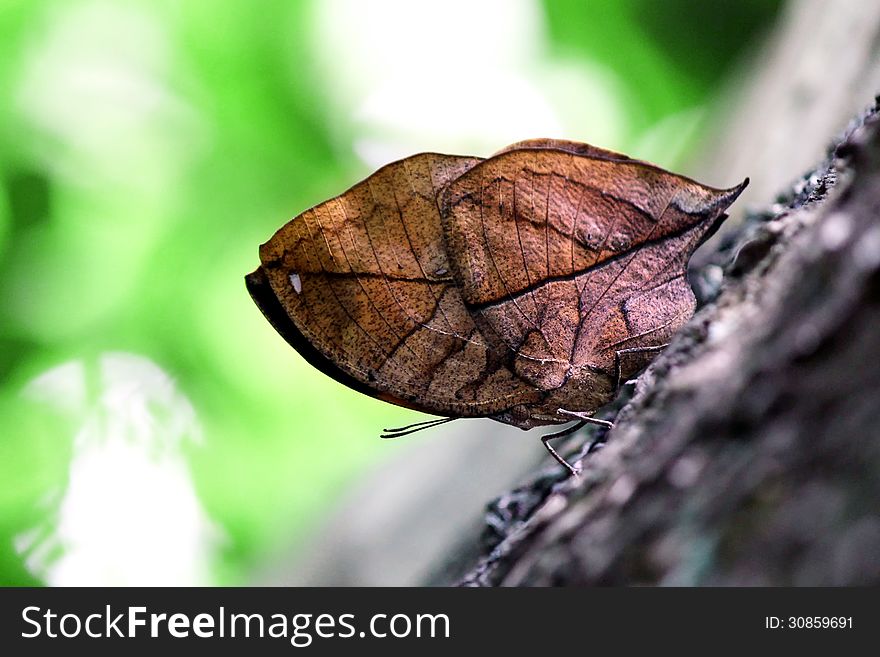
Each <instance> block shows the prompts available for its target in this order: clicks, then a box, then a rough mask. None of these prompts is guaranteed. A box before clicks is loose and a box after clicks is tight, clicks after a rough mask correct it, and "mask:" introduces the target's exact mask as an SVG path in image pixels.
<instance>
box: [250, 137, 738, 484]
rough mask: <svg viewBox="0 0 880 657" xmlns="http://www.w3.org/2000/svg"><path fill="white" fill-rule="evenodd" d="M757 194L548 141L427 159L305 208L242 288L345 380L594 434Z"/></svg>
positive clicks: (686, 310) (678, 320) (408, 398)
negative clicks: (690, 279) (724, 227)
mask: <svg viewBox="0 0 880 657" xmlns="http://www.w3.org/2000/svg"><path fill="white" fill-rule="evenodd" d="M747 184H748V179H746V180H745V181H744V182H743V183H742V184H741V185H739V186H737V187H733V188H731V189H726V190H719V189H713V188H711V187H706V186H704V185H701V184H699V183H697V182H694V181H693V180H690V179H688V178H685V177H683V176H679V175H676V174H673V173H669V172H668V171H664V170H663V169H660V168H659V167H656V166H654V165H652V164H648V163H646V162H641V161H639V160H633V159H630V158H629V157H627V156H625V155H621V154H619V153H614V152H611V151H606V150H603V149H600V148H596V147H593V146H589V145H587V144H580V143H575V142H567V141H559V140H549V139H538V140H531V141H525V142H520V143H517V144H514V145H512V146H509V147H508V148H505V149H504V150H502V151H500V152H499V153H497V154H495V155H493V156H492V157H490V158H489V159H486V160H482V159H480V158H475V157H459V156H451V155H439V154H434V153H422V154H419V155H414V156H412V157H408V158H406V159H404V160H400V161H398V162H394V163H392V164H389V165H387V166H385V167H383V168H381V169H379V170H378V171H377V172H376V173H374V174H373V175H372V176H370V177H369V178H367V179H366V180H364V181H363V182H360V183H358V184H357V185H355V186H354V187H352V188H351V189H349V190H348V191H347V192H345V193H343V194H342V195H340V196H337V197H336V198H333V199H331V200H329V201H327V202H325V203H321V204H320V205H317V206H315V207H314V208H312V209H310V210H306V211H305V212H303V213H302V214H301V215H299V216H298V217H296V218H294V219H293V220H292V221H290V222H288V223H287V224H285V225H284V226H282V227H281V229H280V230H278V232H276V233H275V235H274V236H272V238H271V239H270V240H269V241H268V242H266V243H265V244H263V245H262V246H261V247H260V262H261V265H260V267H258V268H257V270H256V271H255V272H253V273H252V274H249V275H248V276H247V277H246V283H247V287H248V290H249V291H250V293H251V296H252V297H253V299H254V301H255V302H256V304H257V305H258V306H259V307H260V309H261V310H262V311H263V313H264V314H265V316H266V317H267V318H268V320H269V321H270V322H271V323H272V325H273V326H274V327H275V329H276V330H277V331H278V332H279V333H280V334H281V335H282V336H283V337H284V338H285V339H286V340H287V341H288V342H289V343H290V344H291V345H292V346H293V347H294V348H295V349H296V350H297V351H298V352H299V353H300V354H301V355H302V356H303V357H304V358H305V359H306V360H307V361H308V362H309V363H311V364H312V365H314V366H315V367H317V368H318V369H319V370H321V371H322V372H324V373H325V374H327V375H329V376H331V377H333V378H334V379H336V380H337V381H339V382H340V383H343V384H344V385H347V386H349V387H350V388H352V389H354V390H357V391H359V392H363V393H365V394H368V395H371V396H373V397H377V398H379V399H382V400H385V401H387V402H390V403H392V404H397V405H400V406H404V407H406V408H412V409H415V410H419V411H423V412H426V413H431V414H434V415H439V416H442V417H441V418H440V419H437V420H431V421H427V422H419V423H417V424H414V425H409V426H407V427H401V428H400V429H392V430H386V434H385V435H384V436H383V437H396V436H402V435H405V434H407V433H411V432H413V431H418V430H420V429H425V428H427V427H429V426H435V425H437V424H441V423H444V422H449V421H451V420H452V419H455V418H463V417H490V418H492V419H494V420H497V421H499V422H504V423H506V424H512V425H514V426H517V427H520V428H522V429H530V428H532V427H536V426H541V425H552V424H568V423H571V422H573V421H576V424H575V425H573V426H571V427H570V428H568V429H567V430H565V431H560V432H558V433H555V434H550V435H548V436H544V437H543V438H542V440H543V442H544V445H545V446H546V447H547V449H548V450H549V451H550V453H551V454H552V455H553V456H554V457H555V458H556V459H557V460H558V461H559V462H560V463H561V464H563V465H564V466H565V467H567V468H568V469H569V470H571V471H572V472H573V471H574V470H573V469H572V468H571V466H570V465H569V464H568V463H567V462H566V461H565V460H564V459H562V458H561V457H560V456H559V455H558V454H557V453H556V452H555V450H554V449H553V448H552V447H551V445H550V444H549V442H548V440H549V439H551V438H555V437H558V436H561V435H565V434H567V433H570V432H572V431H574V430H575V429H578V428H580V427H581V426H583V424H584V423H586V422H596V423H599V424H606V425H607V424H608V423H607V422H604V421H602V420H597V419H594V418H592V417H591V414H592V413H593V412H594V411H595V410H596V409H598V408H599V407H600V406H602V405H604V404H606V403H607V402H609V401H610V400H611V399H612V398H613V397H614V395H615V394H616V392H617V388H618V387H619V385H620V382H621V381H623V380H626V379H627V378H629V377H630V376H632V375H633V374H635V373H637V372H638V371H639V370H641V369H642V368H643V367H644V366H645V365H646V364H647V362H648V361H649V360H650V358H651V357H652V355H653V354H654V353H655V352H656V351H658V350H659V349H661V348H663V347H664V346H665V345H666V344H667V343H668V342H669V339H670V337H671V336H672V335H673V334H674V333H675V332H676V331H677V330H678V329H679V328H681V327H682V326H683V325H684V324H685V322H687V320H688V319H689V318H690V316H691V315H692V313H693V311H694V306H695V299H694V295H693V293H692V291H691V289H690V287H689V286H688V283H687V279H686V267H687V262H688V259H689V258H690V256H691V254H692V253H693V251H694V249H695V248H696V247H697V246H698V245H699V244H700V243H701V242H702V241H703V240H704V239H705V238H706V237H707V236H708V234H710V233H711V232H712V230H713V228H714V227H716V226H717V225H718V224H719V223H720V221H721V220H723V218H724V217H725V216H726V215H725V214H724V210H725V209H726V208H727V207H728V206H729V205H730V204H731V203H732V202H733V201H734V200H735V199H736V197H737V196H738V195H739V194H740V192H742V190H743V189H744V188H745V186H746V185H747Z"/></svg>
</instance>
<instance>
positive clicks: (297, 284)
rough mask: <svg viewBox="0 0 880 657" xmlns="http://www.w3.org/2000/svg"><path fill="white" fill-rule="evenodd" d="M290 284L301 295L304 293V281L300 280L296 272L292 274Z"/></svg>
mask: <svg viewBox="0 0 880 657" xmlns="http://www.w3.org/2000/svg"><path fill="white" fill-rule="evenodd" d="M290 284H291V285H293V291H294V292H296V293H297V294H299V293H300V292H302V289H303V284H302V280H300V277H299V274H297V273H296V272H292V273H291V274H290Z"/></svg>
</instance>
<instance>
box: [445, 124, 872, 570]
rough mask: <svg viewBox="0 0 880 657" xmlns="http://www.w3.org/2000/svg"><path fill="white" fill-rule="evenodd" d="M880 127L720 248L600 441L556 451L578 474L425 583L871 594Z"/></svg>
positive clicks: (845, 143) (508, 505)
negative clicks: (863, 588)
mask: <svg viewBox="0 0 880 657" xmlns="http://www.w3.org/2000/svg"><path fill="white" fill-rule="evenodd" d="M878 126H880V119H878V112H877V108H876V107H874V108H872V109H871V110H869V111H868V112H866V113H865V115H864V116H863V117H861V119H860V120H859V121H857V122H855V123H854V124H853V126H852V127H851V129H850V130H848V131H847V133H846V134H845V135H844V136H843V137H842V138H841V139H840V140H839V141H838V142H837V143H836V145H835V146H834V147H833V148H832V149H831V150H830V151H829V153H828V157H827V159H826V160H825V161H824V162H823V163H822V164H820V166H818V167H817V168H816V169H815V170H814V171H812V172H810V173H809V174H808V175H806V176H805V177H804V178H803V179H801V180H800V181H799V182H798V183H797V184H796V185H794V186H793V188H792V189H790V190H789V191H788V192H786V193H785V194H783V195H782V196H780V197H779V198H778V199H777V202H776V203H775V204H774V205H772V206H771V207H769V208H767V209H766V210H765V211H763V212H758V213H755V212H753V213H751V214H750V215H749V216H748V217H747V218H746V221H745V222H743V223H741V224H740V225H739V226H738V227H737V228H736V229H735V230H734V231H732V232H729V233H727V234H726V235H725V236H724V239H722V240H721V241H720V242H719V243H717V245H716V247H715V250H714V251H713V252H712V253H711V254H710V255H709V256H708V257H707V258H705V259H704V260H703V264H702V266H701V267H700V269H699V271H697V272H693V276H692V283H694V284H695V286H696V288H697V291H698V293H699V295H700V296H701V297H702V300H703V302H704V305H703V307H702V309H701V310H699V311H698V313H697V315H696V316H695V317H694V319H693V320H692V321H691V323H690V324H689V325H688V327H686V328H685V329H684V330H683V331H682V332H681V333H679V334H678V335H677V337H676V338H675V339H674V341H673V342H672V344H671V345H670V347H669V348H668V349H667V350H665V351H664V352H663V353H662V354H661V355H660V356H659V357H658V358H657V359H656V360H655V361H654V362H653V363H652V365H651V366H650V367H649V368H648V370H647V371H646V372H645V373H644V374H643V375H642V376H641V377H639V379H638V382H637V383H636V384H635V389H634V393H633V395H632V398H631V400H629V401H626V400H625V399H621V400H619V402H618V405H617V406H618V407H622V408H620V411H619V412H617V411H616V410H615V409H614V408H612V409H608V411H607V413H606V414H605V417H611V416H614V415H615V414H616V420H615V422H616V426H615V428H614V429H613V430H612V431H610V432H608V434H607V435H604V434H601V433H599V432H596V431H594V432H592V433H590V432H586V431H585V432H582V433H580V434H578V436H577V438H576V440H577V442H574V441H572V442H570V443H569V445H570V446H572V448H573V446H574V445H575V444H578V445H586V446H587V447H585V448H583V449H581V455H580V457H579V458H580V461H581V463H580V466H581V468H582V474H581V476H579V477H577V478H571V479H564V478H563V473H562V472H561V470H559V469H556V468H548V469H546V470H544V471H542V472H541V473H539V474H538V475H536V476H534V477H533V478H532V480H531V481H530V482H529V483H527V484H526V485H524V486H522V487H520V488H518V489H516V490H514V491H511V492H510V493H507V494H505V495H503V496H501V497H500V498H499V499H498V500H496V501H495V502H494V503H493V504H492V505H491V506H490V509H489V512H488V514H487V517H486V525H485V528H484V532H483V550H482V553H481V554H480V555H479V556H477V557H476V558H474V557H473V554H472V549H471V550H470V552H471V555H470V556H464V554H467V553H468V549H467V547H466V546H465V548H463V553H462V556H460V557H459V558H458V559H453V560H452V561H451V563H450V564H449V565H448V567H447V568H446V569H445V570H444V571H443V572H442V573H440V574H438V575H437V576H435V578H434V579H433V582H434V583H448V582H451V581H455V580H458V581H460V582H461V583H463V584H466V585H557V584H559V585H572V584H585V585H592V584H677V585H693V584H723V585H727V584H736V585H742V584H760V585H776V584H795V585H807V584H809V585H845V584H878V583H880V423H878V420H880V417H878V416H880V127H878ZM598 447H601V449H598Z"/></svg>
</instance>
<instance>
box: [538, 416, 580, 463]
mask: <svg viewBox="0 0 880 657" xmlns="http://www.w3.org/2000/svg"><path fill="white" fill-rule="evenodd" d="M586 423H587V422H586V420H580V421H579V422H575V423H574V424H573V425H572V426H570V427H568V428H567V429H563V430H562V431H557V432H556V433H548V434H547V435H546V436H541V442H542V443H543V444H544V447H546V448H547V451H548V452H550V456H552V457H553V458H554V459H556V462H557V463H559V465H561V466H562V467H563V468H565V469H566V470H568V471H569V472H570V473H571V474H572V476H576V475H577V474H578V471H577V470H576V469H575V467H574V466H573V465H572V464H571V463H569V462H568V461H566V460H565V459H564V458H562V456H560V454H559V452H557V451H556V450H555V449H553V445H551V444H550V441H551V440H553V439H554V438H562V437H563V436H568V435H570V434H572V433H574V432H575V431H577V430H578V429H580V428H581V427H582V426H584V425H585V424H586Z"/></svg>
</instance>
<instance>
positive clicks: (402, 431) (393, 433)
mask: <svg viewBox="0 0 880 657" xmlns="http://www.w3.org/2000/svg"><path fill="white" fill-rule="evenodd" d="M457 419H458V418H456V417H441V418H437V419H436V420H426V421H424V422H416V423H415V424H408V425H406V426H405V427H397V428H396V429H383V431H384V432H385V433H383V434H382V435H381V436H379V437H380V438H400V437H401V436H408V435H409V434H411V433H416V432H417V431H423V430H424V429H430V428H431V427H439V426H440V425H441V424H446V423H447V422H452V421H453V420H457Z"/></svg>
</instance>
